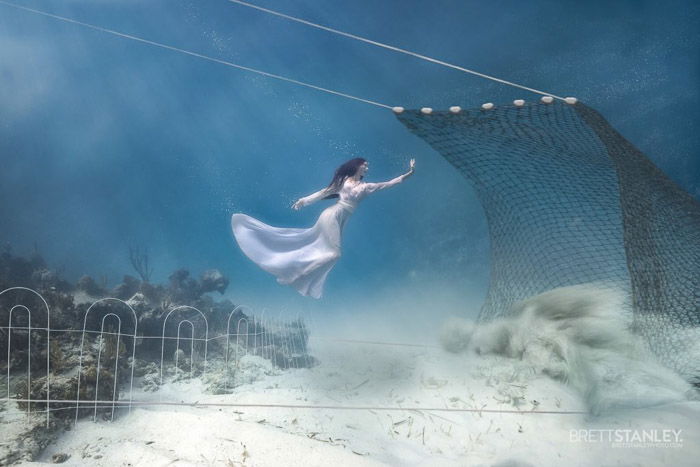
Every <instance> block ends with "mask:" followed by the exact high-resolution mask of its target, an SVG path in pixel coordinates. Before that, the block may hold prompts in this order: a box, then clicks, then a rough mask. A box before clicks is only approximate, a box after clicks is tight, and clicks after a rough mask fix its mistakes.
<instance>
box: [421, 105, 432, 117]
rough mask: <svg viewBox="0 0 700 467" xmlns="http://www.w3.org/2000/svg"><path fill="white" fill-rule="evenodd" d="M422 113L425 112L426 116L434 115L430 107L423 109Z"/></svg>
mask: <svg viewBox="0 0 700 467" xmlns="http://www.w3.org/2000/svg"><path fill="white" fill-rule="evenodd" d="M420 111H421V112H423V113H424V114H425V115H430V114H431V113H433V109H431V108H430V107H423V108H422V109H420Z"/></svg>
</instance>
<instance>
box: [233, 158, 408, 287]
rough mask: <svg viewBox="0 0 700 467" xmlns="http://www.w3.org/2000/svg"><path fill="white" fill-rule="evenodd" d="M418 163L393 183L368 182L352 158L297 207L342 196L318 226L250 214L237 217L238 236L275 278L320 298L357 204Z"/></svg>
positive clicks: (360, 164)
mask: <svg viewBox="0 0 700 467" xmlns="http://www.w3.org/2000/svg"><path fill="white" fill-rule="evenodd" d="M415 164H416V161H415V159H411V161H410V163H409V170H408V172H406V173H405V174H403V175H399V176H398V177H396V178H394V179H391V180H389V181H388V182H379V183H366V182H363V181H362V179H363V177H364V175H365V174H366V173H367V170H369V164H368V163H367V161H366V160H365V159H363V158H361V157H357V158H355V159H350V160H349V161H347V162H345V163H344V164H343V165H341V166H340V167H338V169H337V170H336V171H335V174H334V175H333V179H332V180H331V183H330V184H329V185H328V186H327V187H326V188H323V189H322V190H319V191H317V192H316V193H313V194H311V195H309V196H305V197H304V198H300V199H299V200H297V201H296V202H295V203H294V204H293V205H292V209H294V210H299V209H301V208H303V207H304V206H308V205H310V204H312V203H314V202H316V201H318V200H320V199H329V198H338V202H337V203H335V204H333V205H332V206H329V207H327V208H326V209H324V211H323V212H322V213H321V215H320V216H319V217H318V220H317V221H316V223H315V224H314V226H313V227H311V228H308V229H293V228H279V227H272V226H270V225H267V224H265V223H263V222H260V221H259V220H257V219H254V218H252V217H250V216H247V215H245V214H234V215H233V216H232V217H231V228H232V229H233V235H234V237H235V238H236V241H237V242H238V245H239V246H240V247H241V250H242V251H243V253H245V255H246V256H247V257H248V258H250V259H251V260H253V262H255V263H256V264H257V265H258V266H260V267H261V268H262V269H264V270H265V271H267V272H269V273H271V274H274V275H275V276H276V277H277V282H279V283H280V284H285V285H291V286H292V287H294V288H295V289H297V290H298V291H299V293H300V294H302V295H306V296H310V297H313V298H321V295H322V293H323V283H324V282H325V280H326V277H327V276H328V273H329V272H330V270H331V269H332V268H333V266H334V265H335V263H336V262H337V261H338V259H339V258H340V244H341V238H342V231H343V226H344V225H345V222H346V221H347V220H348V218H349V217H350V215H351V214H352V213H353V212H354V211H355V208H356V207H357V204H358V203H359V202H360V201H361V200H362V199H363V198H364V197H365V196H367V195H369V194H370V193H374V192H375V191H378V190H383V189H384V188H388V187H390V186H394V185H397V184H399V183H401V182H402V181H404V180H405V179H406V178H408V177H410V176H411V175H413V172H414V168H415Z"/></svg>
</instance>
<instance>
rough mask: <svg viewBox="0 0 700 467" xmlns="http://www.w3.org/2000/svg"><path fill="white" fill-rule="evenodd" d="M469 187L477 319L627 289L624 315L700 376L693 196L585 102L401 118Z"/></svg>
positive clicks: (672, 361)
mask: <svg viewBox="0 0 700 467" xmlns="http://www.w3.org/2000/svg"><path fill="white" fill-rule="evenodd" d="M397 117H398V119H399V120H400V121H401V122H402V123H403V124H404V125H406V127H407V128H408V129H409V130H410V131H411V132H412V133H414V134H415V135H417V136H419V137H420V138H422V139H423V140H425V141H426V142H427V143H428V144H429V145H430V146H432V147H433V148H434V149H435V150H436V151H438V152H439V153H440V154H441V155H442V156H443V157H444V158H445V159H446V160H447V161H449V162H450V163H451V164H452V165H453V166H454V167H455V168H456V169H457V170H458V171H459V172H460V173H461V174H462V175H463V176H464V177H465V178H467V179H468V180H469V181H470V182H471V183H472V185H473V187H474V188H475V190H476V194H477V196H478V197H479V200H480V201H481V204H482V206H483V208H484V212H485V215H486V218H487V221H488V226H489V236H490V242H491V279H490V284H489V291H488V294H487V297H486V300H485V302H484V305H483V307H482V309H481V313H480V315H479V320H480V321H486V320H491V319H494V318H497V317H501V316H507V315H508V314H509V313H510V310H511V309H512V305H513V304H514V303H515V302H517V301H519V300H522V299H525V298H528V297H531V296H533V295H537V294H539V293H542V292H546V291H548V290H551V289H554V288H557V287H565V286H572V285H578V284H584V283H594V284H597V285H598V286H599V287H611V288H614V289H616V290H620V291H622V295H623V296H624V297H625V301H624V303H623V304H622V305H621V310H620V312H621V313H623V314H624V316H625V318H626V319H628V320H629V322H630V323H631V325H632V326H633V328H634V329H635V330H636V331H637V332H638V333H639V334H641V335H642V336H644V338H645V340H646V342H647V343H648V345H649V347H650V348H651V350H653V351H654V352H655V353H656V354H657V355H658V356H659V357H660V360H661V361H663V362H664V363H666V364H667V365H669V366H670V367H672V368H674V369H676V370H678V371H679V372H680V373H681V374H683V375H684V376H687V377H689V378H693V379H694V378H696V377H697V376H698V375H695V374H693V373H694V372H695V370H693V367H694V366H695V367H696V365H697V364H696V363H695V362H694V361H690V360H691V359H689V358H687V357H688V352H691V347H692V346H693V345H697V344H696V343H695V342H694V340H693V339H689V338H685V337H684V336H687V335H688V333H689V332H692V331H693V328H697V327H698V326H700V203H698V201H697V200H696V199H695V198H693V197H692V196H690V195H689V194H688V193H686V192H685V191H683V190H682V189H681V188H680V187H678V186H677V185H675V184H674V183H673V182H672V181H671V180H670V179H669V178H668V177H667V176H666V175H665V174H664V173H663V172H661V171H660V170H659V169H658V168H657V167H655V166H654V164H653V163H652V162H651V161H650V160H649V159H648V158H647V157H646V156H645V155H644V154H642V153H641V152H640V151H639V150H637V149H636V148H635V147H634V146H632V145H631V144H630V143H629V142H628V141H626V140H625V139H624V138H623V137H622V136H621V135H620V134H619V133H617V132H616V131H615V130H614V129H613V128H612V127H611V126H610V125H609V124H608V123H607V121H605V119H604V118H603V117H602V116H601V115H600V114H598V113H597V112H596V111H594V110H593V109H591V108H589V107H587V106H585V105H584V104H582V103H577V104H575V105H570V104H566V103H560V102H554V103H551V104H541V103H534V104H526V105H524V106H521V107H516V106H504V107H496V108H494V109H491V110H482V109H476V110H464V111H461V112H459V113H457V114H453V113H451V112H433V113H431V114H429V115H426V114H423V113H421V112H420V111H417V110H407V111H404V112H403V113H401V114H397Z"/></svg>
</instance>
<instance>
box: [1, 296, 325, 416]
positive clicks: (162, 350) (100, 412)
mask: <svg viewBox="0 0 700 467" xmlns="http://www.w3.org/2000/svg"><path fill="white" fill-rule="evenodd" d="M0 299H2V303H3V306H2V307H0V345H3V346H4V347H5V348H4V349H3V350H5V351H4V352H1V353H0V355H2V357H4V359H0V364H4V366H5V372H4V373H5V380H6V381H5V384H4V394H1V393H0V394H1V395H2V396H3V397H0V401H4V402H10V403H17V404H18V406H19V407H20V408H21V409H22V410H23V411H24V412H25V413H26V414H27V415H28V414H30V413H45V415H46V425H47V427H48V426H49V424H50V414H51V413H52V412H56V411H73V413H74V415H73V420H74V422H75V423H77V421H78V419H79V418H83V417H86V416H89V417H91V418H92V419H93V420H97V419H98V417H99V416H101V417H102V419H106V420H114V416H115V411H116V410H117V409H126V410H127V411H129V412H130V411H131V408H132V407H133V406H134V403H133V402H134V400H133V396H134V392H135V388H134V381H135V380H137V379H139V378H141V380H146V382H149V381H150V383H151V384H152V386H153V387H154V388H157V387H158V386H161V385H162V384H164V383H165V382H168V381H182V380H189V379H193V378H199V377H202V378H204V377H206V376H207V372H208V371H211V370H212V369H215V370H217V371H219V373H220V374H221V375H223V376H222V377H221V378H220V379H221V381H220V383H221V386H222V387H223V391H224V392H231V391H232V390H233V388H234V387H235V386H236V374H237V371H238V370H239V368H240V367H241V363H242V361H243V360H244V359H245V358H247V357H248V358H249V357H257V358H262V359H265V360H268V361H269V362H270V364H271V365H274V366H276V367H278V368H281V369H285V370H287V369H300V368H310V367H312V366H314V365H315V359H314V358H313V357H312V356H311V355H309V353H308V346H307V340H308V336H309V332H308V329H307V326H308V324H307V323H305V322H304V321H303V320H302V319H301V317H300V316H298V315H297V316H295V317H293V318H289V317H288V316H286V315H285V314H284V313H283V312H280V313H278V314H277V315H276V316H272V314H271V313H268V312H267V310H262V311H261V312H260V313H256V312H255V311H254V310H252V309H251V308H250V307H247V306H245V305H237V306H235V307H234V308H233V309H232V310H231V311H230V312H229V313H228V314H227V316H226V317H225V320H223V326H220V328H221V329H222V332H220V333H218V334H217V335H211V332H210V331H211V326H210V320H212V318H213V317H212V316H211V315H208V314H207V313H205V312H204V311H202V310H200V309H198V308H196V307H193V306H187V305H182V306H171V307H168V308H167V309H165V310H162V314H161V316H160V317H159V318H157V319H153V318H151V319H150V322H149V320H148V319H145V320H144V319H142V320H141V321H142V322H141V323H140V322H139V315H138V313H137V311H136V310H135V309H134V306H133V305H134V304H133V303H130V301H124V300H121V299H118V298H113V297H107V298H101V299H98V300H95V301H94V302H92V303H91V304H90V305H89V306H88V307H87V309H86V310H85V311H84V314H83V315H82V319H81V320H80V322H82V327H81V328H71V327H62V326H52V325H51V319H52V313H51V309H50V307H49V304H48V303H47V301H46V300H45V299H44V297H43V296H42V295H41V294H40V293H38V292H37V291H35V290H33V289H29V288H26V287H12V288H8V289H6V290H3V291H2V292H0ZM7 304H9V305H7ZM142 318H143V317H142ZM214 319H216V320H217V321H222V320H221V317H214ZM54 321H55V320H54ZM144 324H145V325H147V326H144ZM144 327H147V328H148V330H150V331H153V330H154V329H155V328H156V327H157V328H159V331H160V332H159V333H153V332H151V333H150V334H149V333H148V331H144V330H143V329H142V328H144ZM67 349H68V350H67ZM70 349H73V350H76V349H77V350H76V351H74V352H72V353H71V351H70ZM2 360H4V361H2ZM71 367H72V369H71ZM67 368H68V369H69V370H70V371H65V370H66V369H67ZM149 370H150V371H149ZM184 405H187V404H184Z"/></svg>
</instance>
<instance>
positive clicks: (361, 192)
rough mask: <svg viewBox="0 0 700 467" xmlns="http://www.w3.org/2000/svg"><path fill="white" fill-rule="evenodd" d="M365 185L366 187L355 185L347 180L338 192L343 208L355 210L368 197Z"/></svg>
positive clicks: (360, 183) (361, 184)
mask: <svg viewBox="0 0 700 467" xmlns="http://www.w3.org/2000/svg"><path fill="white" fill-rule="evenodd" d="M363 185H366V183H364V182H359V183H354V182H352V181H350V180H345V183H343V186H342V187H341V189H340V191H339V192H338V203H340V204H342V205H343V207H347V208H349V209H351V210H355V208H356V207H357V204H358V203H359V202H360V200H362V198H364V197H365V196H367V193H365V189H364V188H365V187H364V186H363Z"/></svg>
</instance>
